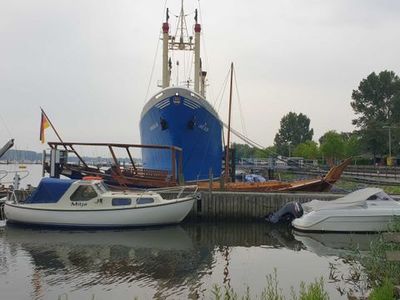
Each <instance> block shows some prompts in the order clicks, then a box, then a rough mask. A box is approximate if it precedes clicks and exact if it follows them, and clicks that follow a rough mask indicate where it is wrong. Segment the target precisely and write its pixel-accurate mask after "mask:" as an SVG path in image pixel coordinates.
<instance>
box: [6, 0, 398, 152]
mask: <svg viewBox="0 0 400 300" xmlns="http://www.w3.org/2000/svg"><path fill="white" fill-rule="evenodd" d="M165 7H169V9H170V11H171V26H173V25H174V22H175V21H174V20H176V18H175V17H174V15H175V14H178V13H179V9H180V1H179V0H168V1H165V0H162V1H161V0H159V1H154V0H151V1H149V0H148V1H141V0H118V1H115V0H80V1H71V0H69V1H65V0H57V1H54V0H1V1H0V101H1V102H0V103H1V106H0V107H1V109H0V143H1V144H4V143H5V142H6V141H7V140H8V139H9V138H11V137H13V138H15V141H16V145H17V148H18V149H20V150H28V149H30V150H34V151H41V150H43V149H45V148H46V146H45V145H42V144H41V143H40V141H39V127H40V107H42V108H43V109H44V110H45V111H46V113H47V115H48V116H49V118H50V119H51V121H52V122H53V124H54V126H55V127H56V128H57V129H58V131H59V132H60V134H61V136H62V138H63V139H64V140H65V141H72V142H78V141H81V142H84V141H85V142H117V143H140V134H139V121H140V113H141V110H142V108H143V105H144V104H145V102H146V101H147V99H148V98H150V96H151V95H153V94H154V93H156V92H157V91H158V90H159V88H158V87H157V82H159V81H160V80H161V44H160V43H159V36H160V30H161V25H162V22H163V21H164V18H165V11H164V10H165ZM185 7H186V12H187V13H188V17H187V18H188V21H189V23H192V19H193V14H192V13H193V10H194V8H195V7H200V22H201V25H202V29H203V35H202V53H201V56H202V59H203V62H204V65H205V69H206V70H207V71H208V84H209V86H208V90H207V97H208V100H209V101H210V102H211V103H212V104H215V105H216V109H217V110H218V113H219V114H220V117H221V119H222V120H224V121H226V120H227V118H228V104H227V103H228V91H227V90H226V91H225V93H224V97H221V96H219V95H221V91H222V90H223V87H224V81H225V78H226V76H227V73H228V71H229V67H230V63H231V62H233V63H234V65H235V73H236V79H237V90H238V93H236V92H235V93H234V98H233V108H232V109H233V114H232V115H233V121H232V122H233V127H235V128H236V129H238V130H240V131H244V132H245V133H246V135H247V136H249V137H250V138H251V139H253V140H255V141H257V142H258V143H259V144H261V145H264V146H270V145H272V144H273V140H274V137H275V134H276V133H277V131H278V129H279V127H280V120H281V118H282V117H283V116H284V115H285V114H287V113H288V112H291V111H292V112H296V113H303V114H305V115H307V116H308V117H309V118H310V119H311V124H310V126H311V128H313V129H314V137H313V139H314V140H316V141H318V139H319V137H320V136H322V135H323V134H324V133H325V132H326V131H328V130H336V131H338V132H342V131H352V130H354V129H355V128H354V127H353V125H352V124H351V120H352V119H354V118H355V115H354V113H353V110H352V108H351V106H350V102H351V93H352V90H353V89H357V87H358V84H359V82H360V81H361V80H362V79H363V78H366V77H367V76H368V75H369V74H370V73H371V72H380V71H383V70H386V69H387V70H392V71H394V72H395V73H397V74H400V55H399V53H400V39H399V36H400V1H397V0H379V1H378V0H375V1H373V0H323V1H322V0H280V1H271V0H251V1H237V0H229V1H228V0H219V1H211V0H198V1H192V0H190V1H189V0H186V1H185ZM189 31H192V28H191V27H190V28H189ZM157 45H158V51H157ZM155 57H156V60H155ZM154 61H155V63H154ZM153 65H154V68H153ZM181 65H182V63H181ZM180 68H181V67H180ZM152 69H154V70H153V72H152ZM173 72H174V71H173ZM181 72H182V68H181ZM185 72H187V70H186V71H185ZM234 90H236V88H234ZM46 137H47V139H48V140H51V141H56V140H57V138H56V136H55V135H54V133H52V132H51V131H50V130H49V129H48V130H47V132H46Z"/></svg>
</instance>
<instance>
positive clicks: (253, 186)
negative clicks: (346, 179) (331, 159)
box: [198, 158, 351, 192]
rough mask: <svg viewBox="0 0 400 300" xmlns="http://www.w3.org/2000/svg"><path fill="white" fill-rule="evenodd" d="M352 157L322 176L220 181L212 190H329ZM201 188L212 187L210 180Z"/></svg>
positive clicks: (203, 183)
mask: <svg viewBox="0 0 400 300" xmlns="http://www.w3.org/2000/svg"><path fill="white" fill-rule="evenodd" d="M350 162H351V159H350V158H348V159H346V160H345V161H343V162H342V163H341V164H340V165H338V166H335V167H333V168H331V169H330V170H329V172H328V173H327V174H326V175H325V176H324V177H320V178H311V179H305V180H297V181H291V182H289V181H288V182H284V181H267V182H249V183H247V182H230V183H226V184H224V186H223V187H222V186H221V184H220V182H213V183H212V184H211V189H212V190H225V191H237V192H295V191H303V192H304V191H307V192H327V191H329V190H330V189H331V188H332V186H333V184H334V183H335V182H336V181H337V180H339V179H340V176H341V175H342V173H343V171H344V169H345V168H346V167H347V166H348V165H349V164H350ZM198 185H199V188H200V189H203V190H205V189H210V183H209V182H200V183H199V184H198Z"/></svg>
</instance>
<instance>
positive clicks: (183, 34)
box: [162, 0, 207, 97]
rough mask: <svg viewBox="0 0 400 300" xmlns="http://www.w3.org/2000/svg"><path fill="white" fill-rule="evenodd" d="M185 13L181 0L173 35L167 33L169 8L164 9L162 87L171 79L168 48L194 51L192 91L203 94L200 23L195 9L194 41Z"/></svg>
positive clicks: (203, 74) (166, 85) (203, 72)
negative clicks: (189, 32)
mask: <svg viewBox="0 0 400 300" xmlns="http://www.w3.org/2000/svg"><path fill="white" fill-rule="evenodd" d="M185 17H186V15H185V11H184V8H183V0H181V9H180V13H179V16H178V22H177V23H178V26H177V27H178V28H176V32H175V35H172V36H170V35H169V30H170V27H169V23H168V21H169V10H168V8H167V11H166V20H165V22H164V23H163V25H162V32H163V35H162V41H163V55H162V57H163V61H162V88H167V87H169V85H170V81H171V68H172V63H171V58H170V57H169V50H179V51H194V91H195V92H197V93H200V94H201V95H202V96H203V97H204V96H205V77H206V74H207V72H205V71H203V70H202V66H201V58H200V34H201V25H200V24H199V23H198V16H197V9H196V10H195V16H194V20H195V25H194V41H193V36H189V34H188V30H187V24H186V18H185Z"/></svg>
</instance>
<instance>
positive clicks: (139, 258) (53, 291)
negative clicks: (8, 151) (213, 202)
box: [0, 166, 374, 300]
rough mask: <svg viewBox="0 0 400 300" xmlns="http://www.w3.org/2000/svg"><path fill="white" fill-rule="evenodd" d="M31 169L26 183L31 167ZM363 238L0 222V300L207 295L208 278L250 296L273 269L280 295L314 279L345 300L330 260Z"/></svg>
mask: <svg viewBox="0 0 400 300" xmlns="http://www.w3.org/2000/svg"><path fill="white" fill-rule="evenodd" d="M29 168H32V166H30V167H29ZM35 168H37V170H39V172H37V170H36V171H32V172H31V175H30V177H32V181H31V183H32V184H36V183H37V182H36V181H37V180H39V179H38V178H37V179H35V177H34V174H37V175H38V176H39V177H40V174H41V172H40V166H33V168H32V169H35ZM373 238H374V236H370V235H346V234H324V235H323V234H315V233H314V234H299V233H295V232H293V231H292V230H291V229H290V228H288V227H282V226H280V227H277V226H269V225H267V224H264V223H257V224H200V223H197V224H187V223H183V224H181V225H179V226H167V227H158V228H151V229H129V230H109V231H93V230H92V231H76V230H75V231H68V230H49V229H40V228H39V229H30V228H21V227H6V228H3V229H0V299H59V297H61V299H67V298H66V297H68V299H88V300H89V299H92V297H93V295H94V297H95V299H112V298H113V299H133V298H134V297H135V296H137V297H138V298H139V299H153V298H155V299H187V298H190V299H198V298H201V299H211V298H212V293H211V288H212V285H213V284H219V285H227V286H230V287H233V288H234V290H235V291H237V292H238V293H244V291H245V289H246V287H247V286H249V287H250V290H251V292H252V293H253V295H255V294H260V293H261V291H262V289H263V288H264V287H265V286H266V279H265V277H266V275H267V274H270V273H272V272H273V270H274V268H276V269H277V272H278V280H279V283H280V286H281V288H282V289H283V290H284V292H285V293H286V295H288V296H289V295H290V287H291V286H293V287H295V289H298V285H299V283H300V281H305V282H311V281H313V280H314V279H315V278H319V277H321V276H322V277H323V278H324V280H325V283H326V287H327V290H328V292H329V294H330V296H331V299H347V297H346V296H345V295H343V296H341V294H340V292H339V291H338V290H339V289H341V290H349V289H354V288H356V289H357V288H359V287H355V286H353V283H352V282H351V280H350V281H348V280H346V278H347V277H349V272H348V271H349V269H350V266H349V265H347V264H346V263H345V260H343V259H341V258H339V257H342V256H345V255H346V254H349V253H352V251H353V249H355V248H356V247H358V248H359V249H360V250H366V249H368V247H369V243H370V241H371V239H373ZM332 265H333V266H334V268H332ZM342 275H343V279H340V278H341V276H342ZM335 278H339V279H337V280H335Z"/></svg>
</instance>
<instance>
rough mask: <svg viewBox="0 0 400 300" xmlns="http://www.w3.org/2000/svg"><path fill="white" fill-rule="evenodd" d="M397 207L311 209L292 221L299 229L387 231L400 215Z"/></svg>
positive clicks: (399, 208) (399, 209)
mask: <svg viewBox="0 0 400 300" xmlns="http://www.w3.org/2000/svg"><path fill="white" fill-rule="evenodd" d="M395 204H398V206H399V207H398V208H397V209H395V208H389V207H388V208H381V209H371V208H370V207H371V206H370V205H368V208H370V209H368V208H356V209H338V210H326V211H312V212H309V213H307V214H304V215H303V216H302V217H300V218H297V219H295V220H293V221H292V225H293V227H294V228H295V229H297V230H301V231H330V232H381V231H388V229H389V226H390V224H391V222H393V219H394V217H395V216H400V204H399V203H395Z"/></svg>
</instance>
